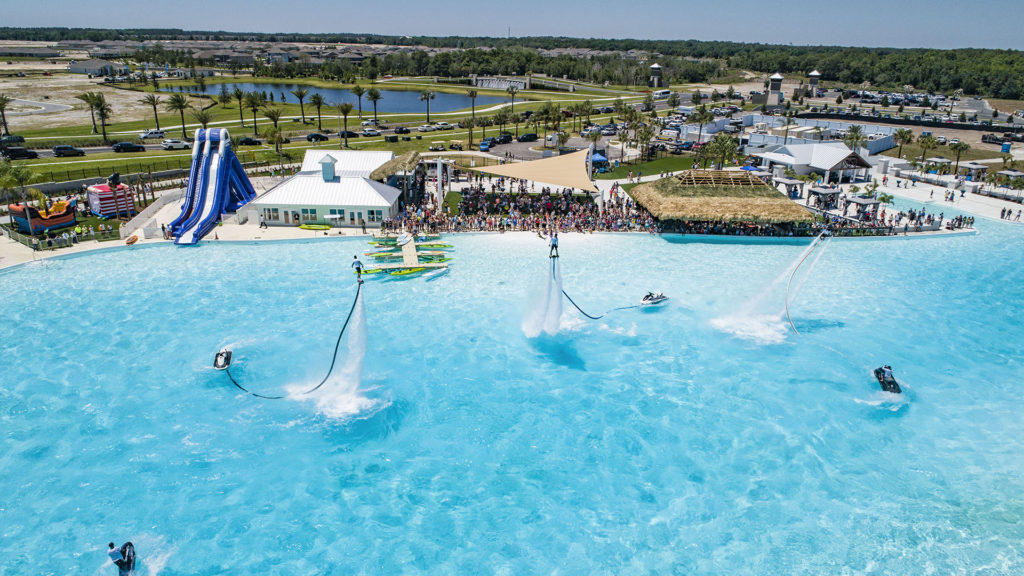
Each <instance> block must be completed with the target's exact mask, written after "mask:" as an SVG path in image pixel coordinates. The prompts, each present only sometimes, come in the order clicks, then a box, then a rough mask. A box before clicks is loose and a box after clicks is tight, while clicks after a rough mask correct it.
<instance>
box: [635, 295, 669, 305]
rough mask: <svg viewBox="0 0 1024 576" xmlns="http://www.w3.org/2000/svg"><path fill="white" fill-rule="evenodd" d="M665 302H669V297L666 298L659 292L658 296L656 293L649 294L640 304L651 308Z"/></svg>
mask: <svg viewBox="0 0 1024 576" xmlns="http://www.w3.org/2000/svg"><path fill="white" fill-rule="evenodd" d="M665 300H668V296H665V295H664V294H662V293H661V292H658V293H657V294H655V293H654V292H648V293H647V295H645V296H644V299H643V300H642V301H641V302H640V303H641V304H643V305H644V306H649V305H652V304H661V303H662V302H664V301H665Z"/></svg>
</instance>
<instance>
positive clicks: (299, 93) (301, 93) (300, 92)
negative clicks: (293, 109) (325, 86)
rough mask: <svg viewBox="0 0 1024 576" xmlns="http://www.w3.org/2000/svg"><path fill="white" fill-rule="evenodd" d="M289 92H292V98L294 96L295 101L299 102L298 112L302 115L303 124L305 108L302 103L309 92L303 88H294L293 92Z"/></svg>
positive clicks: (304, 121)
mask: <svg viewBox="0 0 1024 576" xmlns="http://www.w3.org/2000/svg"><path fill="white" fill-rule="evenodd" d="M291 92H292V96H295V99H296V100H298V101H299V112H300V113H301V114H302V123H303V124H305V123H306V106H305V103H304V102H303V101H304V100H305V99H306V95H307V94H309V90H306V89H305V88H301V87H300V88H296V89H295V90H292V91H291Z"/></svg>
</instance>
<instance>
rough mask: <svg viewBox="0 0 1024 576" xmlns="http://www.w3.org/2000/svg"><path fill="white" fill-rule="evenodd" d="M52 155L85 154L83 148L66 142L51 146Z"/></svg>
mask: <svg viewBox="0 0 1024 576" xmlns="http://www.w3.org/2000/svg"><path fill="white" fill-rule="evenodd" d="M53 155H54V156H56V157H58V158H62V157H64V156H85V150H82V149H81V148H75V147H74V146H69V145H67V144H58V145H56V146H54V147H53Z"/></svg>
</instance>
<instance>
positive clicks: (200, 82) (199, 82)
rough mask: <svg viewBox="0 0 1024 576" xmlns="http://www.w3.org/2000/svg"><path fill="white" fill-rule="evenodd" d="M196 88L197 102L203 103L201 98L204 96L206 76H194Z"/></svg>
mask: <svg viewBox="0 0 1024 576" xmlns="http://www.w3.org/2000/svg"><path fill="white" fill-rule="evenodd" d="M196 88H197V92H199V103H200V105H201V104H202V103H203V98H204V97H205V96H206V76H196Z"/></svg>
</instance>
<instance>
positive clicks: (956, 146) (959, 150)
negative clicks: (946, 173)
mask: <svg viewBox="0 0 1024 576" xmlns="http://www.w3.org/2000/svg"><path fill="white" fill-rule="evenodd" d="M949 149H950V150H951V151H952V152H953V153H955V154H956V167H955V168H953V173H954V174H955V173H957V172H959V171H960V155H961V154H963V153H964V152H967V151H968V150H970V149H971V145H970V144H968V143H967V142H956V143H953V144H950V145H949Z"/></svg>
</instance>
